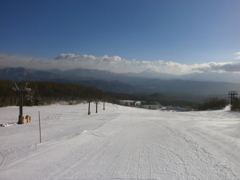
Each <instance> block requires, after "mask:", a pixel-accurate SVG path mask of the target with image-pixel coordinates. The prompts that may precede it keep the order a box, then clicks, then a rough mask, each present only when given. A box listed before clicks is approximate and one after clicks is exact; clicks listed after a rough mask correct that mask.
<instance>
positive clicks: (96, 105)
mask: <svg viewBox="0 0 240 180" xmlns="http://www.w3.org/2000/svg"><path fill="white" fill-rule="evenodd" d="M97 104H98V103H96V113H98V110H97Z"/></svg>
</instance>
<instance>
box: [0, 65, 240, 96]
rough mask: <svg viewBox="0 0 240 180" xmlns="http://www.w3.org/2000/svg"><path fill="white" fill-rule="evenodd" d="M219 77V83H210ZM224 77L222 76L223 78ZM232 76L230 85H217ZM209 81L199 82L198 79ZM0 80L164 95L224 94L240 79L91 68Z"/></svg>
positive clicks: (27, 72)
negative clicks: (123, 72)
mask: <svg viewBox="0 0 240 180" xmlns="http://www.w3.org/2000/svg"><path fill="white" fill-rule="evenodd" d="M215 76H216V77H218V78H217V79H218V82H212V81H213V79H215ZM222 76H223V77H222ZM230 76H232V78H231V80H234V79H236V83H233V82H220V81H224V77H225V79H226V78H227V77H228V78H229V77H230ZM206 78H207V79H208V81H201V79H206ZM0 79H5V80H11V81H52V82H62V83H76V84H82V85H86V86H93V87H97V88H99V89H101V90H103V91H111V92H117V93H128V94H135V93H138V94H140V93H142V94H152V93H166V92H175V93H176V92H178V93H189V94H198V95H209V94H226V95H227V93H228V91H240V78H237V76H235V75H232V74H216V73H215V74H214V73H208V74H200V73H198V74H197V73H195V74H189V75H182V76H176V75H171V74H160V73H153V72H143V73H125V74H118V73H112V72H109V71H101V70H93V69H73V70H67V71H61V70H58V69H50V70H47V71H43V70H34V69H28V68H23V67H19V68H10V67H8V68H4V69H0Z"/></svg>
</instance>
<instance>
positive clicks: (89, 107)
mask: <svg viewBox="0 0 240 180" xmlns="http://www.w3.org/2000/svg"><path fill="white" fill-rule="evenodd" d="M88 103H89V104H88V115H90V114H91V112H90V103H91V102H90V101H89V102H88Z"/></svg>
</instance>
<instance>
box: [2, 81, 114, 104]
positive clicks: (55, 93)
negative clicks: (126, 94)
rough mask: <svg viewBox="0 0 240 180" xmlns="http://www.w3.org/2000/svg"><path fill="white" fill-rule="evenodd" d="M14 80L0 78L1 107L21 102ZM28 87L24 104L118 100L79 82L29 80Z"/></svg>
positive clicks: (23, 85) (23, 84)
mask: <svg viewBox="0 0 240 180" xmlns="http://www.w3.org/2000/svg"><path fill="white" fill-rule="evenodd" d="M16 85H17V86H18V87H19V89H22V88H24V87H25V85H26V83H25V82H18V83H16ZM13 87H15V84H14V82H12V81H7V80H0V107H4V106H16V105H18V104H19V97H18V94H17V92H16V91H14V90H13ZM27 88H30V89H31V91H29V92H26V93H24V102H23V103H24V104H23V105H24V106H35V105H47V104H53V103H56V102H59V101H67V102H69V103H73V102H78V103H79V102H81V101H97V100H104V101H108V102H113V101H116V100H115V99H114V98H111V97H109V96H108V95H107V94H105V93H104V92H103V91H101V90H99V89H97V88H95V87H87V86H83V85H79V84H71V83H56V82H29V83H28V85H27Z"/></svg>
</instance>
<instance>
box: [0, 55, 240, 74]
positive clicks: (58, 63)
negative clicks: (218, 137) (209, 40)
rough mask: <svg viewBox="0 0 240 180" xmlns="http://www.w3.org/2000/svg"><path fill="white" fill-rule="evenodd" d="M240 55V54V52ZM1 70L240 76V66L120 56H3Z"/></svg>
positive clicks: (0, 57) (0, 63)
mask: <svg viewBox="0 0 240 180" xmlns="http://www.w3.org/2000/svg"><path fill="white" fill-rule="evenodd" d="M239 53H240V52H239ZM0 66H6V67H20V66H22V67H28V68H35V69H52V68H57V69H60V70H68V69H76V68H85V69H99V70H110V71H112V72H117V73H122V72H125V73H126V72H142V71H155V72H161V73H169V74H188V73H193V72H203V73H204V72H240V63H233V62H221V63H218V62H209V63H203V64H193V65H187V64H181V63H177V62H173V61H169V62H165V61H163V60H157V61H137V60H135V59H134V60H126V59H123V58H121V57H119V56H112V57H109V56H108V55H105V56H102V57H95V56H93V55H76V54H70V53H68V54H64V53H62V54H59V55H58V56H57V57H56V58H55V60H51V59H41V58H34V57H31V56H18V55H16V54H12V55H11V54H0Z"/></svg>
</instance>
